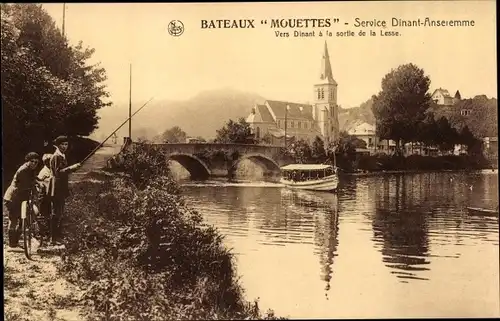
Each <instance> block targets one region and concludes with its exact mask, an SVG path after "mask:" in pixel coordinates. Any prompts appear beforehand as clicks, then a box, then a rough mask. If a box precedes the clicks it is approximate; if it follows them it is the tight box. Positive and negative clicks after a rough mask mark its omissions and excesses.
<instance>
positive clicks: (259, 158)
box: [234, 153, 280, 172]
mask: <svg viewBox="0 0 500 321" xmlns="http://www.w3.org/2000/svg"><path fill="white" fill-rule="evenodd" d="M245 159H249V160H252V161H255V162H256V163H257V164H259V165H260V166H262V167H263V168H265V169H266V171H269V172H279V171H280V165H279V164H278V163H277V162H276V161H275V160H274V159H272V158H270V157H269V156H266V155H263V154H259V153H251V154H243V155H241V157H240V158H239V159H238V160H237V161H236V162H235V164H234V167H235V168H236V167H237V166H238V164H239V163H240V162H241V161H242V160H245Z"/></svg>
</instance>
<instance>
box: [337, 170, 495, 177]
mask: <svg viewBox="0 0 500 321" xmlns="http://www.w3.org/2000/svg"><path fill="white" fill-rule="evenodd" d="M420 173H479V174H492V175H498V170H497V169H471V170H465V169H457V170H452V169H448V170H416V169H415V170H411V169H409V170H380V171H358V172H344V173H342V174H341V175H345V176H356V177H357V176H363V177H364V176H380V175H392V174H420Z"/></svg>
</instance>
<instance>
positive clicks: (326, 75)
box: [320, 40, 337, 85]
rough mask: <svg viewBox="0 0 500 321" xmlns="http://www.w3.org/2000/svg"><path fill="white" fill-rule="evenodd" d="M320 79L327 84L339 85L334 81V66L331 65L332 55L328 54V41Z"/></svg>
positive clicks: (322, 60)
mask: <svg viewBox="0 0 500 321" xmlns="http://www.w3.org/2000/svg"><path fill="white" fill-rule="evenodd" d="M320 79H321V81H325V82H326V83H329V84H334V85H337V83H336V82H335V80H334V79H333V72H332V65H331V64H330V55H329V54H328V45H327V44H326V40H325V49H324V52H323V57H322V59H321V74H320Z"/></svg>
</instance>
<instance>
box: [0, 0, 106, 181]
mask: <svg viewBox="0 0 500 321" xmlns="http://www.w3.org/2000/svg"><path fill="white" fill-rule="evenodd" d="M1 23H2V28H1V52H2V55H1V81H2V86H1V89H2V98H1V99H2V112H3V124H4V125H5V126H4V128H3V139H2V140H3V148H4V153H5V154H8V155H9V158H8V159H7V160H6V162H5V163H4V167H5V168H6V169H5V172H6V173H9V174H10V169H11V168H15V167H16V166H17V165H18V164H19V162H21V161H22V157H23V155H24V154H25V153H26V152H28V151H40V150H42V149H43V146H44V142H50V141H52V140H53V139H54V138H55V137H56V136H57V135H61V134H65V135H69V136H70V137H71V136H76V135H82V136H88V135H89V134H91V133H92V132H93V131H94V129H95V128H96V126H97V122H98V116H97V110H98V109H100V108H102V107H105V106H109V105H110V103H109V102H106V101H105V100H106V98H108V96H109V95H108V92H107V91H106V88H105V86H104V85H103V81H104V80H105V79H106V74H105V71H104V69H102V68H99V67H98V65H89V64H88V63H87V62H88V59H89V58H91V56H92V54H93V53H94V50H93V49H88V48H87V49H84V48H83V45H82V44H81V43H80V44H79V45H78V46H76V47H71V46H69V45H68V44H67V40H66V38H65V37H64V36H63V35H62V34H61V32H60V31H59V30H58V29H57V28H56V27H55V23H54V21H53V20H52V18H51V17H50V16H49V15H48V14H47V13H46V12H45V11H44V10H43V8H42V7H41V5H39V4H2V5H1ZM9 174H7V175H8V176H10V175H9Z"/></svg>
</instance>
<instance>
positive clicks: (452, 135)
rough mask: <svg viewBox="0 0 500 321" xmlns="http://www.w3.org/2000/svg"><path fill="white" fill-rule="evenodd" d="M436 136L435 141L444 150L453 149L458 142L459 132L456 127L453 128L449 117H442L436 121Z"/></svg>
mask: <svg viewBox="0 0 500 321" xmlns="http://www.w3.org/2000/svg"><path fill="white" fill-rule="evenodd" d="M435 126H436V129H435V133H436V138H435V142H436V143H437V145H438V146H439V149H440V150H441V151H442V152H446V151H449V150H452V149H453V147H454V146H455V144H456V143H458V133H457V131H456V129H455V128H453V127H452V126H451V125H450V123H449V122H448V119H446V118H445V117H441V118H440V119H439V120H438V121H437V122H436V123H435Z"/></svg>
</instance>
